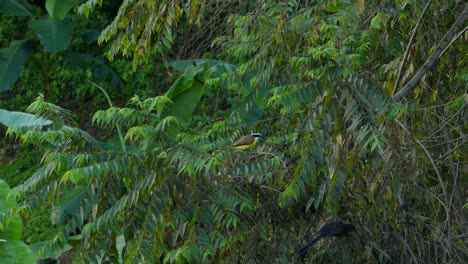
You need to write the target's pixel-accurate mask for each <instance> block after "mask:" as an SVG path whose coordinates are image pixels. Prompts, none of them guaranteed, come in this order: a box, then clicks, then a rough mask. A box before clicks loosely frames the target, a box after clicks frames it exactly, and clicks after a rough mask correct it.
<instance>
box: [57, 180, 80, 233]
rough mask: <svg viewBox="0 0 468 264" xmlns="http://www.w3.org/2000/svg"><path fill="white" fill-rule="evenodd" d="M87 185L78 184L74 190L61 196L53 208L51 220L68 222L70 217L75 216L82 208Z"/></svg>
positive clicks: (60, 222) (62, 222)
mask: <svg viewBox="0 0 468 264" xmlns="http://www.w3.org/2000/svg"><path fill="white" fill-rule="evenodd" d="M86 191H87V186H78V187H76V189H75V190H74V191H73V192H70V193H67V194H65V195H64V196H62V197H61V198H60V202H59V203H58V204H57V205H56V206H54V208H52V212H51V220H52V223H53V224H61V225H63V224H66V223H67V221H68V218H70V217H71V216H73V215H74V214H75V212H76V211H77V210H78V209H79V208H80V203H81V200H82V199H83V196H84V195H85V194H86Z"/></svg>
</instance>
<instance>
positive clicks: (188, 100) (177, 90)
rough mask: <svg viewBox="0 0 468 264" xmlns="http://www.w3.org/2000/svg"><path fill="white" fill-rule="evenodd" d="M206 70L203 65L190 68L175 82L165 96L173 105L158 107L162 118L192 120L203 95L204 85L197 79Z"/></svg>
mask: <svg viewBox="0 0 468 264" xmlns="http://www.w3.org/2000/svg"><path fill="white" fill-rule="evenodd" d="M205 69H206V67H204V66H203V65H199V66H196V67H193V68H189V69H188V70H187V71H185V72H184V74H182V76H180V77H179V78H178V79H177V80H176V81H175V82H174V84H173V85H172V86H171V88H169V90H168V91H167V92H166V94H165V96H167V97H168V98H169V99H170V100H171V102H172V103H169V104H166V105H159V107H158V112H159V113H161V117H163V118H164V117H167V116H175V117H178V118H180V119H182V120H184V121H189V120H190V117H191V116H192V113H193V111H194V110H195V107H196V106H197V104H198V102H199V101H200V98H201V96H202V95H203V90H204V89H203V86H204V84H203V83H202V82H201V80H200V78H197V77H198V75H199V74H200V73H201V72H203V71H204V70H205Z"/></svg>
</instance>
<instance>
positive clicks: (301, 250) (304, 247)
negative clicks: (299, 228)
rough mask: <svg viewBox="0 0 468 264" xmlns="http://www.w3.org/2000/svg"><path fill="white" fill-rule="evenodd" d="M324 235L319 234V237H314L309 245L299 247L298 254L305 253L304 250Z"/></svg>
mask: <svg viewBox="0 0 468 264" xmlns="http://www.w3.org/2000/svg"><path fill="white" fill-rule="evenodd" d="M322 237H323V236H322V235H319V236H318V237H316V238H315V239H313V240H312V241H310V242H309V243H308V244H307V245H305V246H303V247H301V248H300V249H298V250H297V251H296V254H297V255H302V254H304V252H305V251H306V250H307V249H308V248H309V247H310V246H312V245H313V244H315V243H317V242H318V241H319V240H320V239H321V238H322Z"/></svg>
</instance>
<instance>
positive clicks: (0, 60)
mask: <svg viewBox="0 0 468 264" xmlns="http://www.w3.org/2000/svg"><path fill="white" fill-rule="evenodd" d="M27 41H28V40H15V41H12V42H11V43H10V47H8V48H2V49H0V92H2V91H6V90H8V89H10V85H12V84H13V83H14V82H15V81H16V79H18V76H19V75H20V73H21V72H22V71H23V68H24V63H25V62H26V59H27V58H28V57H29V56H30V55H31V54H32V52H33V51H32V49H31V48H30V47H29V45H28V44H27Z"/></svg>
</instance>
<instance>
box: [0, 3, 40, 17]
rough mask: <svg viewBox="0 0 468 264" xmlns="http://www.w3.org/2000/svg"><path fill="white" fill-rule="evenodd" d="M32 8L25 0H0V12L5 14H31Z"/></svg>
mask: <svg viewBox="0 0 468 264" xmlns="http://www.w3.org/2000/svg"><path fill="white" fill-rule="evenodd" d="M32 10H33V8H32V6H31V5H30V4H29V3H28V2H27V1H26V0H0V12H2V13H3V14H4V15H6V16H32Z"/></svg>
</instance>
